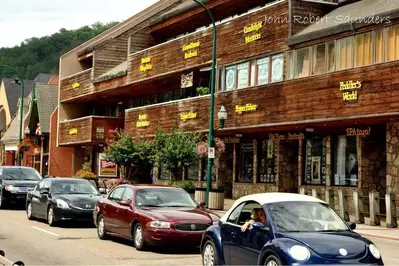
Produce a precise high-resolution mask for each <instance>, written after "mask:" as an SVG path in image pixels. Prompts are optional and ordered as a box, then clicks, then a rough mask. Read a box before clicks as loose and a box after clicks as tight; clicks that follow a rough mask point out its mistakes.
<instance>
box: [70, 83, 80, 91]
mask: <svg viewBox="0 0 399 266" xmlns="http://www.w3.org/2000/svg"><path fill="white" fill-rule="evenodd" d="M79 87H80V83H79V82H75V83H73V84H72V89H77V88H79Z"/></svg>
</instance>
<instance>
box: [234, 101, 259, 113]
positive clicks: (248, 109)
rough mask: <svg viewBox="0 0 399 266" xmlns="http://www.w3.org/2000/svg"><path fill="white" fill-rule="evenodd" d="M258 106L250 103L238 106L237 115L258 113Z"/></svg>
mask: <svg viewBox="0 0 399 266" xmlns="http://www.w3.org/2000/svg"><path fill="white" fill-rule="evenodd" d="M257 109H258V106H257V105H256V104H251V103H248V104H246V105H236V113H237V114H242V113H244V112H251V111H256V110H257Z"/></svg>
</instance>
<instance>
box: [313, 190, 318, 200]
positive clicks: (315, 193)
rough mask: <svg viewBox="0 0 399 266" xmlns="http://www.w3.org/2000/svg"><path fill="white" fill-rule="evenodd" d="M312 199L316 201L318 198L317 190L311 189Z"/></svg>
mask: <svg viewBox="0 0 399 266" xmlns="http://www.w3.org/2000/svg"><path fill="white" fill-rule="evenodd" d="M312 197H313V198H316V199H317V198H318V197H317V190H316V189H315V188H312Z"/></svg>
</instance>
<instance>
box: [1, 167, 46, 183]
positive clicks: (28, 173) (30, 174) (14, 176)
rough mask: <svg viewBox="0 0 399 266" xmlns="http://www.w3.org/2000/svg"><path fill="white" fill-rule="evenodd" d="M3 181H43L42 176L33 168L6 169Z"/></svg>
mask: <svg viewBox="0 0 399 266" xmlns="http://www.w3.org/2000/svg"><path fill="white" fill-rule="evenodd" d="M2 176H3V179H6V180H34V181H35V180H37V181H39V180H42V179H43V178H42V176H41V175H40V174H39V172H38V171H37V170H36V169H33V168H4V169H3V175H2Z"/></svg>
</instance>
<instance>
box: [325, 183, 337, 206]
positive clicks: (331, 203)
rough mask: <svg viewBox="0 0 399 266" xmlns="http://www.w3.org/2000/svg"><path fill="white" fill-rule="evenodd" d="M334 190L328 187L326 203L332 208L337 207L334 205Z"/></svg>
mask: <svg viewBox="0 0 399 266" xmlns="http://www.w3.org/2000/svg"><path fill="white" fill-rule="evenodd" d="M332 192H333V191H332V190H331V189H329V188H326V203H327V204H328V205H329V206H330V207H331V208H332V209H335V205H334V194H333V193H332Z"/></svg>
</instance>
